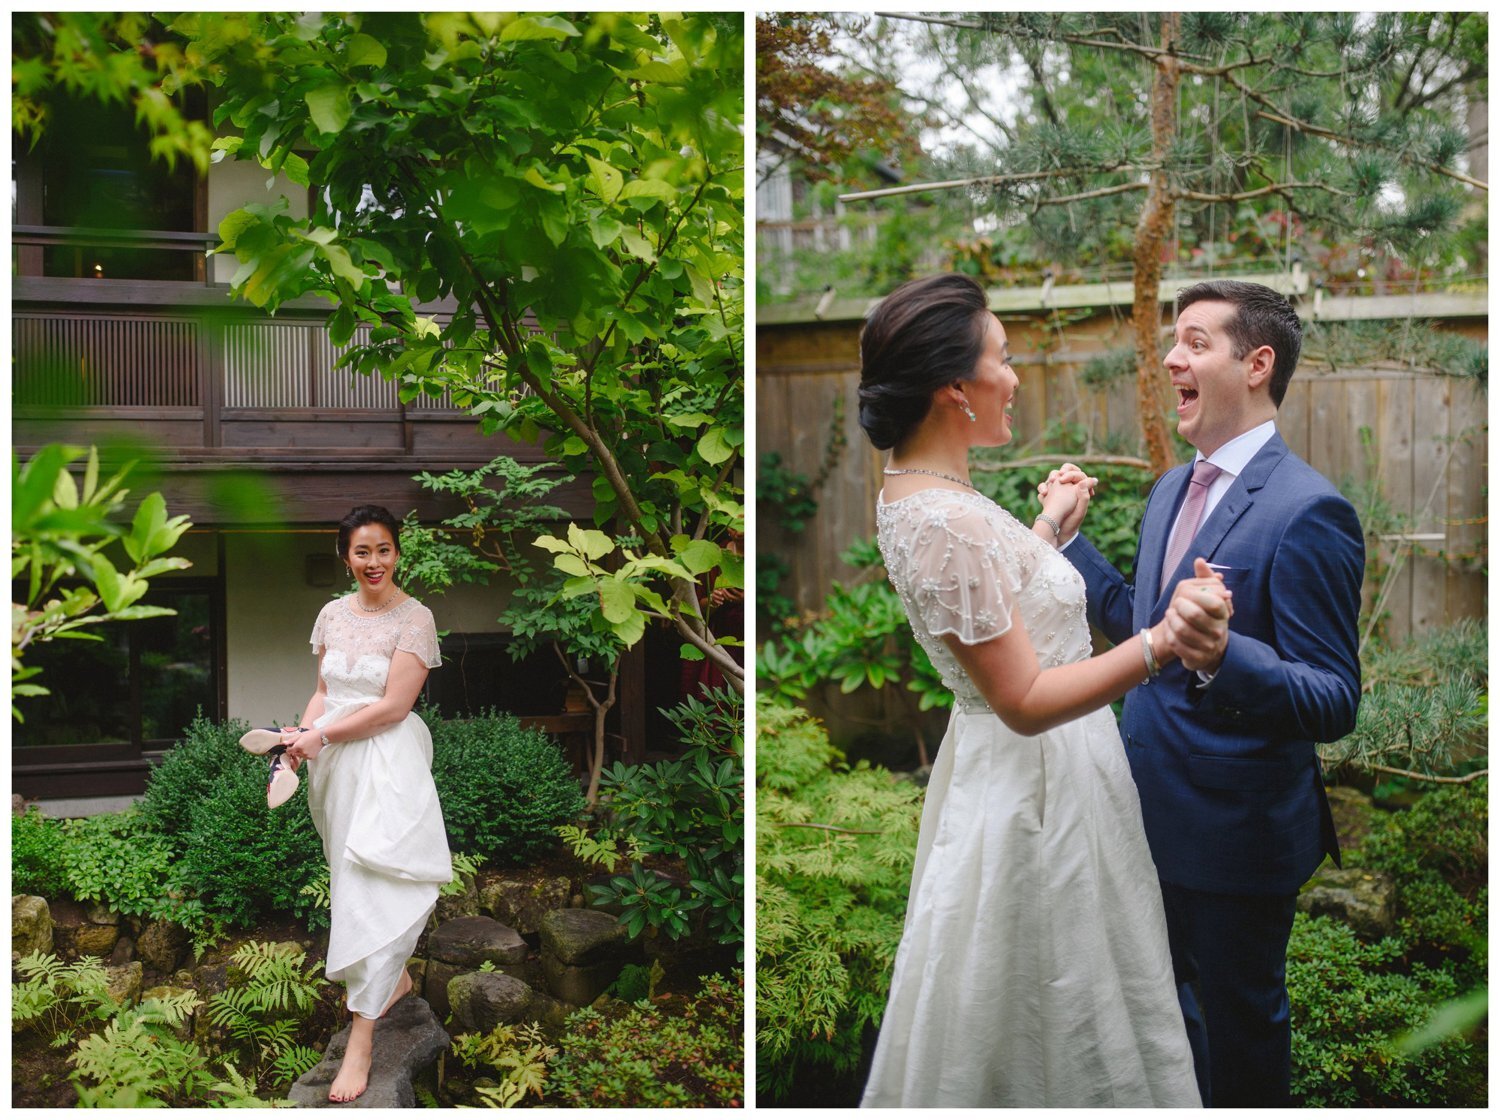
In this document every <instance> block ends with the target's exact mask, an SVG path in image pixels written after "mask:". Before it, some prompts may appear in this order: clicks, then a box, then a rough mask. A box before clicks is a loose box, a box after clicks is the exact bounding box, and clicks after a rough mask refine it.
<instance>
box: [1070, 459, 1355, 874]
mask: <svg viewBox="0 0 1500 1120" xmlns="http://www.w3.org/2000/svg"><path fill="white" fill-rule="evenodd" d="M1190 476H1191V469H1190V467H1188V466H1180V467H1176V468H1174V469H1172V470H1170V471H1168V472H1167V473H1166V474H1165V475H1163V476H1162V477H1161V478H1160V479H1159V480H1158V481H1157V484H1156V485H1155V487H1153V488H1152V491H1151V496H1150V498H1149V499H1148V501H1147V505H1146V515H1145V518H1144V519H1143V521H1142V523H1141V540H1140V545H1139V547H1138V549H1137V552H1136V563H1135V570H1136V573H1137V578H1138V579H1139V580H1140V582H1141V587H1142V591H1143V593H1140V594H1138V593H1137V590H1136V588H1135V587H1134V586H1132V585H1131V584H1129V583H1126V582H1125V579H1124V577H1123V576H1121V575H1120V573H1119V571H1118V570H1116V569H1115V567H1114V566H1113V565H1112V564H1110V563H1109V561H1107V560H1105V559H1104V557H1103V556H1102V555H1100V553H1099V551H1098V550H1097V549H1095V548H1094V547H1093V545H1091V544H1089V542H1088V541H1087V540H1086V539H1083V538H1079V539H1078V540H1075V541H1074V542H1073V543H1072V544H1070V545H1069V546H1068V548H1067V549H1066V550H1065V551H1064V552H1063V555H1064V556H1066V557H1067V558H1068V559H1069V560H1070V561H1071V562H1072V563H1073V565H1074V567H1076V568H1077V569H1078V571H1079V572H1080V573H1082V575H1083V578H1084V581H1085V583H1086V584H1087V585H1088V614H1089V621H1090V622H1091V623H1092V624H1093V625H1094V626H1095V627H1097V628H1098V629H1099V630H1101V631H1103V633H1104V634H1105V635H1106V636H1107V637H1108V638H1109V639H1110V641H1112V642H1114V643H1116V644H1119V643H1120V642H1124V641H1130V640H1135V639H1134V635H1135V634H1137V633H1138V632H1139V631H1140V630H1141V629H1143V628H1144V627H1147V626H1150V625H1152V624H1153V623H1155V622H1157V621H1159V620H1160V619H1161V617H1162V615H1163V614H1165V612H1166V609H1167V606H1168V604H1169V603H1170V602H1171V592H1172V589H1173V588H1174V587H1175V586H1176V585H1177V581H1178V580H1180V579H1185V578H1187V577H1189V576H1191V575H1192V574H1193V568H1192V565H1193V558H1194V557H1195V556H1202V557H1204V558H1205V559H1207V560H1208V561H1209V562H1210V563H1213V564H1216V565H1222V566H1224V567H1223V568H1222V569H1221V574H1222V575H1223V576H1224V579H1225V583H1226V584H1227V585H1228V587H1229V588H1230V589H1231V590H1232V591H1233V592H1234V617H1233V618H1232V619H1231V620H1230V624H1229V629H1230V634H1229V645H1228V648H1227V650H1226V651H1225V654H1224V661H1223V664H1222V665H1221V666H1220V668H1219V671H1218V673H1217V674H1216V675H1215V677H1214V680H1213V683H1212V684H1210V685H1209V686H1208V687H1207V688H1203V687H1200V685H1199V683H1198V676H1197V674H1196V673H1192V672H1189V671H1188V670H1186V669H1184V668H1183V667H1182V665H1181V664H1180V663H1178V662H1176V661H1174V662H1172V663H1171V664H1170V665H1168V666H1166V667H1165V668H1164V669H1163V670H1162V673H1161V675H1160V676H1159V677H1157V678H1156V679H1155V680H1152V681H1149V682H1147V683H1146V684H1143V685H1139V686H1137V687H1136V688H1135V689H1133V690H1132V691H1131V692H1130V693H1129V694H1128V695H1127V696H1126V698H1125V712H1124V717H1123V719H1122V721H1121V726H1120V731H1121V736H1122V738H1123V739H1124V741H1125V751H1126V755H1127V757H1128V758H1129V760H1130V767H1131V771H1132V773H1133V774H1134V776H1135V782H1136V787H1137V789H1138V790H1139V791H1140V797H1141V812H1142V814H1143V816H1144V818H1145V824H1146V836H1147V839H1148V840H1149V841H1150V843H1151V854H1152V857H1153V858H1154V859H1155V861H1156V867H1157V871H1158V873H1159V874H1160V876H1161V878H1162V880H1163V881H1164V882H1167V883H1174V884H1177V885H1179V886H1183V887H1188V888H1191V889H1194V890H1203V891H1214V892H1219V893H1226V894H1288V893H1295V892H1296V891H1297V889H1298V888H1299V887H1301V885H1302V884H1303V883H1304V882H1306V881H1307V879H1308V878H1309V877H1310V876H1311V875H1312V873H1313V871H1315V870H1316V869H1317V866H1318V864H1320V863H1321V862H1322V861H1323V856H1324V854H1325V853H1327V854H1329V855H1331V856H1333V858H1334V861H1335V862H1337V861H1338V859H1339V848H1338V838H1337V837H1336V836H1335V834H1334V830H1333V820H1332V817H1331V816H1330V814H1329V811H1328V798H1327V795H1326V794H1325V793H1324V790H1323V777H1322V770H1321V768H1320V767H1319V764H1318V759H1317V754H1316V752H1315V749H1314V745H1315V744H1316V743H1320V742H1322V743H1329V742H1333V741H1334V740H1336V739H1339V738H1341V737H1342V736H1344V735H1346V734H1348V733H1349V731H1350V730H1351V729H1353V727H1354V717H1355V712H1356V710H1357V708H1358V704H1359V694H1360V670H1359V633H1358V631H1359V624H1358V623H1359V603H1360V597H1359V596H1360V583H1361V581H1362V579H1363V577H1364V563H1365V559H1364V552H1365V550H1364V538H1363V534H1362V533H1361V531H1360V527H1359V520H1358V518H1357V517H1356V516H1355V514H1354V508H1353V507H1352V506H1351V505H1350V504H1349V503H1348V501H1346V500H1345V499H1344V498H1343V496H1342V495H1340V494H1339V492H1338V491H1337V490H1336V489H1334V487H1333V486H1332V485H1331V484H1330V483H1329V482H1328V480H1327V479H1325V478H1324V477H1323V476H1322V475H1320V474H1318V472H1317V471H1315V470H1313V469H1312V468H1311V467H1309V466H1308V465H1307V464H1306V463H1304V462H1303V461H1302V460H1301V459H1299V458H1297V456H1295V455H1293V454H1292V453H1291V451H1290V450H1289V449H1288V448H1287V445H1286V443H1285V441H1283V440H1282V438H1281V437H1280V435H1275V436H1272V437H1271V439H1270V441H1269V442H1267V443H1266V445H1265V446H1264V447H1262V448H1261V449H1260V451H1259V452H1257V453H1256V455H1255V457H1254V458H1252V459H1251V460H1250V462H1249V464H1247V466H1246V468H1245V470H1244V472H1243V473H1242V474H1240V476H1239V477H1238V478H1236V479H1235V480H1234V482H1233V484H1232V485H1231V486H1230V487H1229V489H1228V491H1226V492H1225V494H1224V497H1223V499H1222V500H1221V501H1220V502H1219V504H1218V505H1217V506H1216V507H1215V508H1214V510H1213V512H1212V513H1211V514H1209V516H1208V518H1207V520H1206V521H1204V523H1203V525H1202V526H1201V527H1200V528H1199V530H1198V535H1197V536H1196V537H1195V538H1194V540H1193V544H1192V546H1191V547H1190V548H1189V549H1188V553H1187V556H1186V557H1184V559H1183V561H1182V563H1181V565H1180V567H1179V568H1178V570H1177V572H1176V573H1175V574H1174V576H1173V578H1172V580H1171V581H1170V583H1169V584H1168V587H1167V591H1166V593H1165V594H1160V595H1159V594H1158V593H1157V590H1156V589H1157V587H1158V586H1159V584H1160V574H1161V565H1162V560H1163V558H1164V556H1165V555H1166V546H1167V536H1168V534H1169V533H1170V531H1171V527H1172V522H1173V521H1174V520H1175V518H1176V515H1177V510H1178V508H1179V507H1180V506H1181V505H1182V501H1183V497H1184V495H1185V494H1186V491H1187V485H1188V479H1189V477H1190Z"/></svg>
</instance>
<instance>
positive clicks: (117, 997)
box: [104, 961, 142, 1007]
mask: <svg viewBox="0 0 1500 1120" xmlns="http://www.w3.org/2000/svg"><path fill="white" fill-rule="evenodd" d="M141 971H142V970H141V962H140V961H131V962H130V963H129V964H123V965H120V966H119V967H118V968H106V969H105V970H104V972H105V975H107V976H108V977H109V982H108V984H107V985H106V987H107V990H108V991H109V998H110V999H112V1000H114V1001H115V1002H116V1003H119V1004H121V1005H123V1006H126V1007H128V1006H130V1005H131V1004H133V1003H135V1002H136V1000H138V999H140V997H141Z"/></svg>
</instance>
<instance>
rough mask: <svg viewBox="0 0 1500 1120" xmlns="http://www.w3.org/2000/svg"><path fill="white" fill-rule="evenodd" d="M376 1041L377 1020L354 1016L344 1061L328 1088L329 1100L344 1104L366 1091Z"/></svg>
mask: <svg viewBox="0 0 1500 1120" xmlns="http://www.w3.org/2000/svg"><path fill="white" fill-rule="evenodd" d="M374 1041H375V1020H373V1019H366V1018H365V1017H364V1016H363V1015H356V1016H354V1022H353V1024H352V1025H351V1026H350V1028H349V1046H348V1048H347V1049H346V1050H345V1051H344V1060H343V1063H342V1064H340V1066H339V1072H338V1076H337V1077H335V1078H334V1079H333V1084H332V1085H331V1086H330V1087H329V1089H328V1099H329V1100H331V1101H337V1102H339V1103H341V1104H342V1103H343V1102H345V1101H352V1100H354V1099H355V1098H356V1097H358V1096H359V1095H360V1094H361V1093H363V1092H364V1091H365V1086H366V1085H367V1084H369V1081H370V1051H371V1049H372V1048H373V1045H374Z"/></svg>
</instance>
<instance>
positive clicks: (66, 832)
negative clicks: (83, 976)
mask: <svg viewBox="0 0 1500 1120" xmlns="http://www.w3.org/2000/svg"><path fill="white" fill-rule="evenodd" d="M61 834H62V843H61V846H60V851H59V856H60V860H61V863H62V867H63V879H64V882H65V884H66V890H67V892H68V893H69V894H71V895H72V896H73V897H74V898H76V899H78V900H79V901H80V902H99V903H103V904H104V905H105V906H107V907H108V908H109V909H111V910H115V911H118V912H119V913H121V914H146V915H150V916H152V917H166V916H169V913H170V911H171V910H172V908H173V902H174V897H173V896H174V895H177V894H180V893H181V892H180V890H179V887H180V878H179V871H180V869H179V868H178V866H177V863H176V860H175V859H174V858H173V852H172V847H171V844H170V843H169V842H168V841H167V839H166V838H165V837H164V836H162V835H160V834H159V833H157V832H156V831H154V830H153V829H152V828H151V827H150V826H149V825H148V824H147V823H146V821H145V819H144V818H143V817H142V816H141V814H140V813H139V812H138V811H137V810H136V809H134V808H130V809H127V810H125V811H124V812H123V813H100V814H98V815H97V816H92V817H80V818H78V819H77V820H70V821H67V822H65V823H64V824H63V825H62V828H61Z"/></svg>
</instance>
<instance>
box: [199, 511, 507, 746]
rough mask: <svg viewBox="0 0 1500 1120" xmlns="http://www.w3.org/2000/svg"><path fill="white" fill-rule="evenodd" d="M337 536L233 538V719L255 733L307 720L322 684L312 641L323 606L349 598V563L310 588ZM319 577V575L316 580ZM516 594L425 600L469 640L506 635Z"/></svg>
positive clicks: (228, 547)
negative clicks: (312, 568) (313, 569)
mask: <svg viewBox="0 0 1500 1120" xmlns="http://www.w3.org/2000/svg"><path fill="white" fill-rule="evenodd" d="M336 540H337V534H336V533H334V532H332V531H327V532H305V533H295V532H294V533H226V534H225V535H224V577H225V630H226V632H227V634H228V651H227V656H226V662H227V666H228V676H229V680H228V693H229V716H230V718H232V719H233V718H238V719H244V720H247V721H249V722H250V723H251V724H252V725H253V726H266V725H270V724H273V723H281V722H286V723H290V722H291V720H292V719H293V718H294V717H296V716H298V715H300V714H301V712H302V709H303V707H304V706H305V705H306V704H307V700H308V697H310V696H311V695H312V693H313V689H314V687H315V685H316V683H317V680H316V676H315V674H316V671H317V664H316V662H315V661H314V659H313V656H312V650H311V647H310V646H309V645H308V638H309V637H310V636H311V634H312V628H313V622H314V621H315V620H316V619H317V617H318V612H319V611H320V610H322V609H323V604H324V603H326V602H328V600H329V599H330V598H332V597H334V596H335V595H343V594H346V593H347V591H348V588H349V581H348V579H347V577H346V576H345V574H344V568H343V565H342V564H337V565H336V566H333V567H331V568H330V567H329V566H327V565H324V567H323V571H322V575H324V576H329V575H330V574H331V578H332V581H333V582H332V583H331V584H329V585H327V586H314V585H313V584H312V583H311V582H310V581H309V567H308V562H309V558H313V560H314V563H315V564H317V563H321V562H322V561H323V558H325V557H327V558H332V557H333V551H334V545H335V543H336ZM316 574H317V573H314V575H315V576H316ZM509 593H510V591H509V587H508V586H506V585H504V584H499V585H497V586H493V587H468V586H466V587H462V588H459V589H456V590H454V591H452V592H449V593H448V594H446V595H441V596H434V597H432V598H431V599H429V600H425V601H426V602H427V605H428V606H429V607H430V608H431V609H432V613H433V617H434V619H435V620H436V622H437V627H438V629H439V630H440V631H442V630H453V631H459V632H463V633H488V632H498V631H502V630H503V629H504V627H502V626H501V625H500V624H499V623H498V622H497V621H496V619H497V618H498V617H499V615H500V613H501V611H503V610H504V609H505V606H506V601H507V599H508V598H509Z"/></svg>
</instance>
